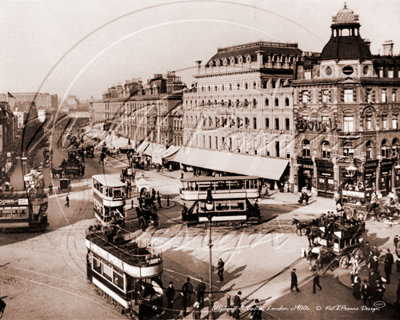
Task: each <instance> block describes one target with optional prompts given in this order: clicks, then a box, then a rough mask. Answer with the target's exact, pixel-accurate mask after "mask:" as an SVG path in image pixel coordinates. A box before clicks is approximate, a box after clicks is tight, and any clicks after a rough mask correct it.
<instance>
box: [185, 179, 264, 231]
mask: <svg viewBox="0 0 400 320" xmlns="http://www.w3.org/2000/svg"><path fill="white" fill-rule="evenodd" d="M181 183H182V185H181V188H180V190H179V191H180V196H181V199H182V200H183V201H184V202H185V205H184V208H183V210H182V220H183V221H191V222H199V223H202V222H206V221H208V215H209V213H210V211H209V210H206V199H207V192H208V190H209V189H211V196H212V199H213V209H212V212H213V216H212V220H211V221H212V222H224V221H225V222H226V221H232V222H233V221H242V222H244V221H250V220H254V222H258V219H259V217H260V212H259V207H258V204H257V199H258V198H260V194H261V186H262V179H261V178H260V177H255V176H225V177H203V176H202V177H193V178H185V179H181Z"/></svg>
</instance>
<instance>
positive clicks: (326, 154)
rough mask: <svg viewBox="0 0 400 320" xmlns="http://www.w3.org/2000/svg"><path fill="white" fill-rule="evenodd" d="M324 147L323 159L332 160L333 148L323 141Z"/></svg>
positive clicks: (322, 145)
mask: <svg viewBox="0 0 400 320" xmlns="http://www.w3.org/2000/svg"><path fill="white" fill-rule="evenodd" d="M321 147H322V159H330V158H331V146H330V145H329V142H328V141H323V142H322V144H321Z"/></svg>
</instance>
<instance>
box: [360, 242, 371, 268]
mask: <svg viewBox="0 0 400 320" xmlns="http://www.w3.org/2000/svg"><path fill="white" fill-rule="evenodd" d="M360 249H361V251H362V253H363V258H364V261H365V263H368V261H369V255H370V252H371V248H370V246H369V242H368V241H367V242H363V243H362V244H361V247H360Z"/></svg>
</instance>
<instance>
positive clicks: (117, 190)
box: [114, 189, 122, 198]
mask: <svg viewBox="0 0 400 320" xmlns="http://www.w3.org/2000/svg"><path fill="white" fill-rule="evenodd" d="M121 196H122V193H121V189H114V198H121Z"/></svg>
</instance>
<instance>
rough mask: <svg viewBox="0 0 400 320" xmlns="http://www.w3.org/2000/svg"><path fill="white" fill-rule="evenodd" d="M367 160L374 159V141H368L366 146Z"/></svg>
mask: <svg viewBox="0 0 400 320" xmlns="http://www.w3.org/2000/svg"><path fill="white" fill-rule="evenodd" d="M365 158H366V159H367V160H371V159H372V141H371V140H369V141H367V143H366V144H365Z"/></svg>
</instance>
